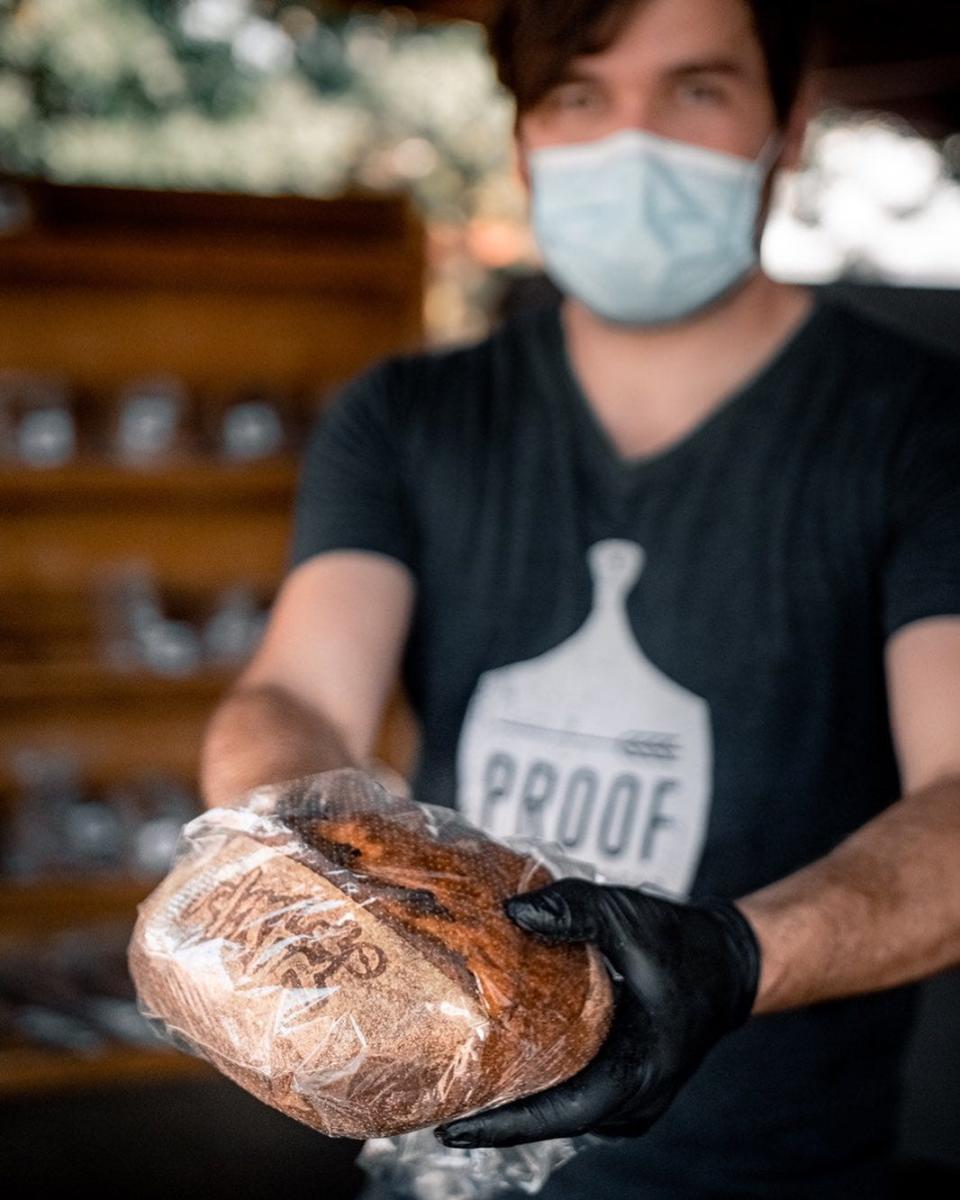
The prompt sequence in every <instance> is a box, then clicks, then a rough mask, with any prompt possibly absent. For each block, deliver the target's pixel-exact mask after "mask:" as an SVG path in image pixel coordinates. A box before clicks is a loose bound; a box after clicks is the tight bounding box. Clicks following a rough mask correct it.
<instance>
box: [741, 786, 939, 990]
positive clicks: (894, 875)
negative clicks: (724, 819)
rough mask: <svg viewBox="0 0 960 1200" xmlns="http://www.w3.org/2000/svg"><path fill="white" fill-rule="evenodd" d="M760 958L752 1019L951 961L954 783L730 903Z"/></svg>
mask: <svg viewBox="0 0 960 1200" xmlns="http://www.w3.org/2000/svg"><path fill="white" fill-rule="evenodd" d="M737 904H738V907H739V908H740V909H741V910H742V911H743V912H744V913H745V915H746V916H747V918H748V919H749V920H750V922H751V924H752V925H753V927H754V930H755V931H756V933H757V936H758V939H759V941H760V947H761V951H762V955H763V967H762V972H761V978H760V987H759V990H758V994H757V1000H756V1004H755V1005H754V1010H753V1011H754V1013H764V1012H776V1011H779V1010H781V1009H787V1008H795V1007H798V1006H800V1005H805V1004H813V1003H816V1002H818V1001H821V1000H829V999H833V998H837V997H840V996H848V995H855V994H858V993H862V992H870V991H875V990H879V989H882V988H888V987H895V986H896V985H898V984H901V983H908V982H911V981H913V980H916V979H921V978H923V977H924V976H927V975H931V974H934V973H935V972H937V971H939V970H942V969H944V968H946V967H950V966H954V965H957V964H958V963H960V777H957V778H950V779H945V780H942V781H940V782H938V783H936V784H933V785H931V786H930V787H928V788H925V789H923V790H922V791H918V792H915V793H913V794H911V795H910V796H907V797H905V798H904V799H903V800H901V801H899V802H898V803H897V804H895V805H892V806H891V807H890V808H889V809H887V810H886V811H885V812H884V813H882V814H881V815H880V816H879V817H876V818H875V819H874V820H873V821H871V822H870V823H869V824H867V825H865V826H863V828H862V829H860V830H858V831H857V832H856V833H855V834H853V835H852V836H851V837H849V838H848V839H847V840H846V841H845V842H843V843H842V844H841V845H840V846H838V847H837V848H836V849H835V850H834V851H833V852H832V853H830V854H828V855H827V856H826V857H824V858H822V859H819V860H818V861H817V862H816V863H813V864H811V865H810V866H809V867H805V868H804V869H803V870H801V871H798V872H796V873H795V874H793V875H790V876H788V877H787V878H785V879H782V880H780V881H779V882H778V883H775V884H772V885H771V886H769V887H767V888H764V889H763V890H761V891H759V892H754V893H753V894H752V895H750V896H747V897H744V898H743V899H741V900H738V901H737Z"/></svg>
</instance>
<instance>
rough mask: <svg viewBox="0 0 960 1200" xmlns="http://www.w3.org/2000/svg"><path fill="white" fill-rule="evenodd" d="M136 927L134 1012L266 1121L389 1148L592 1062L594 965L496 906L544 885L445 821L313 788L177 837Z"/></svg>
mask: <svg viewBox="0 0 960 1200" xmlns="http://www.w3.org/2000/svg"><path fill="white" fill-rule="evenodd" d="M185 836H186V838H187V842H188V845H189V852H187V853H185V854H183V855H181V857H180V858H179V859H178V862H177V864H176V866H175V867H174V869H173V871H171V873H170V874H169V875H168V876H167V878H166V879H165V880H164V881H163V882H162V883H161V884H160V886H159V887H158V888H157V889H156V890H155V891H154V892H153V893H152V894H151V895H150V896H149V897H148V898H147V900H146V901H144V902H143V903H142V904H141V905H140V906H139V910H138V917H137V925H136V928H135V931H134V936H133V938H132V940H131V944H130V950H129V955H128V957H129V963H130V969H131V973H132V975H133V978H134V982H135V984H136V987H137V994H138V998H139V1001H140V1005H141V1008H142V1010H143V1011H144V1012H145V1013H146V1014H147V1015H148V1016H151V1017H153V1018H155V1019H157V1020H159V1021H161V1022H162V1023H163V1025H164V1026H165V1028H166V1029H167V1030H168V1031H170V1032H171V1033H172V1034H174V1035H175V1036H176V1038H177V1040H179V1041H180V1042H181V1043H185V1044H186V1045H188V1046H189V1047H190V1048H192V1049H193V1050H195V1051H196V1052H197V1053H199V1054H201V1055H202V1056H203V1057H205V1058H207V1059H208V1060H209V1061H211V1062H212V1063H214V1065H215V1066H217V1067H218V1068H219V1069H220V1070H221V1071H222V1072H223V1073H224V1074H226V1075H228V1076H229V1077H230V1078H232V1079H234V1080H235V1081H236V1082H237V1083H239V1084H240V1085H241V1086H242V1087H244V1088H246V1089H247V1090H248V1091H250V1092H252V1093H253V1094H254V1095H256V1096H258V1097H259V1098H260V1099H261V1100H263V1101H264V1102H265V1103H267V1104H270V1105H272V1106H273V1107H275V1108H277V1109H279V1110H280V1111H282V1112H285V1113H287V1114H288V1115H289V1116H291V1117H293V1118H295V1119H296V1120H299V1121H302V1122H303V1123H304V1124H307V1125H310V1126H311V1127H313V1128H315V1129H318V1130H320V1131H321V1132H322V1133H325V1134H327V1135H329V1136H337V1137H353V1138H367V1137H377V1136H380V1137H382V1136H391V1135H394V1134H398V1133H405V1132H409V1131H411V1130H414V1129H420V1128H424V1127H426V1126H430V1125H434V1124H437V1123H439V1122H441V1121H444V1120H449V1119H451V1118H453V1117H456V1116H461V1115H465V1114H466V1113H468V1112H473V1111H478V1110H479V1109H482V1108H486V1107H490V1106H491V1105H494V1104H499V1103H505V1102H507V1101H509V1100H512V1099H515V1098H517V1097H519V1096H523V1095H529V1094H531V1093H533V1092H537V1091H541V1090H543V1089H544V1088H547V1087H550V1086H552V1085H553V1084H556V1083H559V1082H561V1081H562V1080H564V1079H567V1078H569V1077H570V1076H571V1075H573V1074H575V1073H576V1072H577V1071H578V1070H580V1069H581V1068H582V1067H583V1066H584V1065H586V1063H587V1062H588V1061H589V1060H590V1059H591V1058H592V1057H593V1056H594V1055H595V1054H596V1052H597V1050H598V1049H599V1047H600V1045H601V1043H602V1041H603V1039H604V1037H605V1036H606V1033H607V1031H608V1028H609V1024H610V1019H611V1014H612V1008H613V995H612V988H611V983H610V977H609V975H608V973H607V971H606V968H605V966H604V964H603V960H602V958H601V956H600V955H599V953H598V952H597V951H596V949H595V948H594V947H592V946H589V945H585V944H555V945H549V944H547V943H546V942H545V941H544V940H542V939H539V938H536V937H534V936H532V935H530V934H529V933H526V932H524V931H523V930H521V929H519V928H518V927H517V926H516V925H515V924H514V923H513V922H512V921H510V920H509V918H508V917H507V916H506V914H505V913H504V911H503V908H502V902H503V900H504V899H506V898H507V897H508V896H511V895H514V894H516V893H517V892H521V891H529V890H532V889H534V888H537V887H540V886H542V885H543V884H545V883H547V882H549V880H550V879H551V878H552V876H551V873H550V872H549V871H548V870H547V868H546V867H545V866H544V865H543V864H542V863H540V862H538V861H537V860H536V859H535V857H533V856H528V855H523V854H519V853H517V852H516V851H514V850H512V849H510V848H509V847H507V846H505V845H503V844H501V843H499V842H495V841H493V840H491V839H489V838H487V837H486V836H485V835H483V834H482V833H480V832H478V831H476V830H473V829H471V828H470V827H469V826H468V825H467V824H466V822H465V821H464V820H463V819H462V818H461V817H460V816H459V814H455V813H453V812H452V811H451V812H450V813H449V815H447V814H442V815H438V810H431V809H428V808H427V807H426V806H422V805H417V804H414V803H413V802H412V801H408V800H402V799H399V798H397V797H391V796H389V795H388V794H387V793H386V792H385V791H384V790H383V789H382V788H380V787H379V785H377V784H375V783H374V782H373V781H372V780H371V779H370V778H369V776H367V775H366V774H364V773H361V772H356V771H342V772H329V773H325V774H324V775H318V776H310V777H307V778H305V779H303V780H297V781H293V782H292V783H289V784H286V785H283V786H282V787H278V788H272V789H260V790H259V791H258V792H257V793H256V794H255V797H254V799H253V800H252V802H251V804H250V805H249V806H248V807H246V808H238V809H230V810H226V809H224V810H211V811H210V812H208V813H205V814H204V815H203V816H201V817H199V818H197V819H196V820H195V821H194V822H191V824H190V825H189V826H187V827H186V830H185Z"/></svg>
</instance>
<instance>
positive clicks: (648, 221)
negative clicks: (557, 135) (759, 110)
mask: <svg viewBox="0 0 960 1200" xmlns="http://www.w3.org/2000/svg"><path fill="white" fill-rule="evenodd" d="M781 145H782V139H781V137H780V136H779V135H774V136H773V137H771V138H770V139H769V140H768V142H767V144H766V145H765V146H764V148H763V150H762V151H761V153H760V155H759V157H758V158H757V159H754V160H750V159H743V158H738V157H737V156H735V155H732V154H726V153H722V152H721V151H718V150H708V149H705V148H704V147H701V146H694V145H691V144H689V143H688V142H679V141H675V140H673V139H671V138H664V137H660V136H658V135H657V134H653V133H648V132H646V131H645V130H638V129H625V130H621V131H619V132H617V133H614V134H611V135H610V136H609V137H605V138H601V139H599V140H597V141H593V142H582V143H577V144H568V145H563V146H548V147H544V148H542V149H538V150H533V151H531V152H530V155H529V163H530V176H531V184H532V191H533V227H534V232H535V234H536V238H537V242H538V244H539V246H540V251H541V254H542V255H543V259H544V264H545V266H546V269H547V272H548V273H549V274H550V276H551V277H552V278H553V280H554V282H555V283H556V284H557V285H558V286H559V287H560V288H561V289H562V290H563V291H564V292H566V293H567V294H569V295H572V296H575V297H576V298H577V299H578V300H580V301H581V302H582V303H583V304H585V305H586V307H587V308H589V309H590V310H591V311H592V312H594V313H596V314H597V315H598V316H600V317H603V318H605V319H606V320H609V321H615V322H618V323H622V324H627V325H659V324H662V323H665V322H669V321H677V320H680V319H682V318H684V317H687V316H690V315H692V314H694V313H696V312H697V311H699V310H700V309H702V308H705V307H706V306H707V305H709V304H711V303H712V302H713V301H714V300H716V299H718V298H719V297H720V296H722V295H723V294H724V293H726V292H728V291H730V290H731V289H732V288H733V287H734V286H735V285H736V284H738V283H739V282H741V281H742V280H743V279H744V278H745V277H746V276H747V275H749V274H750V273H751V272H752V271H754V270H755V269H756V268H757V265H758V248H757V217H758V214H759V210H760V201H761V197H762V194H763V188H764V184H765V182H766V178H767V174H768V172H769V170H770V168H771V166H772V165H773V162H774V161H775V159H776V157H777V155H778V154H779V152H780V148H781Z"/></svg>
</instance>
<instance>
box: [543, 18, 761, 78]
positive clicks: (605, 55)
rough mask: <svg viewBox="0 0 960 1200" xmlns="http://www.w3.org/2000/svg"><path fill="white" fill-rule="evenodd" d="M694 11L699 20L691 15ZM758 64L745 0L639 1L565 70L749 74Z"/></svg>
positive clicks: (757, 43)
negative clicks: (610, 33) (608, 35)
mask: <svg viewBox="0 0 960 1200" xmlns="http://www.w3.org/2000/svg"><path fill="white" fill-rule="evenodd" d="M698 14H700V15H701V17H702V18H703V19H700V20H696V19H694V18H695V17H696V16H697V15H698ZM758 64H759V65H761V66H762V65H763V50H762V47H761V45H760V41H759V38H758V37H757V34H756V30H755V28H754V25H753V20H752V17H751V15H750V10H749V8H748V7H747V5H746V4H745V3H744V2H743V0H649V2H648V3H640V4H638V5H637V7H636V9H635V10H634V11H633V12H632V13H631V14H630V16H629V17H628V18H627V19H626V20H625V21H624V23H623V25H622V26H621V27H620V28H619V29H618V30H617V32H616V34H615V36H614V37H613V38H612V40H611V42H610V44H609V45H608V46H606V47H605V48H604V49H602V50H599V51H595V52H589V53H587V54H581V55H577V56H575V57H574V58H573V59H571V60H570V62H569V64H568V67H567V71H566V72H565V74H572V75H575V76H578V77H586V78H593V77H598V76H601V75H606V74H616V73H619V72H621V71H622V72H628V71H631V70H633V71H637V70H640V71H657V72H671V73H690V72H692V71H695V70H716V71H722V72H724V73H729V74H735V73H742V74H749V73H751V72H752V71H754V70H755V69H756V67H757V66H758Z"/></svg>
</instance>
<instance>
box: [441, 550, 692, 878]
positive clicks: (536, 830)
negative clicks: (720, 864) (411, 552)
mask: <svg viewBox="0 0 960 1200" xmlns="http://www.w3.org/2000/svg"><path fill="white" fill-rule="evenodd" d="M588 557H589V564H590V571H591V575H592V577H593V608H592V610H591V613H590V616H589V617H588V618H587V621H586V623H585V624H584V625H583V626H582V627H581V628H580V629H578V630H577V632H576V633H575V634H573V636H572V637H570V638H569V639H568V640H567V641H565V642H563V643H561V645H559V646H557V647H555V648H554V649H553V650H549V651H548V652H547V653H546V654H543V655H541V656H540V657H539V658H534V659H530V660H529V661H527V662H520V663H515V664H513V665H511V666H507V667H502V668H500V669H498V670H495V671H488V672H486V673H485V674H484V675H481V677H480V680H479V682H478V684H477V688H476V691H475V692H474V694H473V697H472V699H471V701H470V704H469V706H468V708H467V713H466V716H465V718H464V723H463V727H462V729H461V734H460V743H459V746H458V750H457V773H458V796H457V806H458V808H460V810H461V811H462V812H463V813H464V814H465V815H466V816H467V817H468V818H470V820H472V821H473V822H474V824H476V825H478V826H479V827H480V828H481V829H484V830H487V831H488V832H490V833H492V834H495V835H498V836H512V835H515V834H529V835H533V836H535V837H538V838H542V839H544V840H545V841H549V842H559V843H560V844H561V845H562V846H563V847H564V849H565V850H566V852H567V853H568V854H569V855H570V856H571V857H572V858H577V859H580V860H583V861H586V862H590V863H593V865H594V866H595V867H596V868H597V870H598V871H599V872H600V873H601V876H602V877H603V878H604V879H606V880H607V881H609V882H611V883H620V884H628V885H631V886H639V885H641V884H644V885H648V886H651V887H655V888H659V889H661V890H663V891H665V892H667V893H669V894H671V895H675V896H678V897H684V896H686V895H687V894H688V893H689V889H690V886H691V884H692V882H693V878H694V875H695V874H696V870H697V866H698V864H699V862H700V856H701V853H702V850H703V842H704V837H705V834H706V827H707V819H708V816H709V810H710V799H711V781H712V777H713V738H712V731H711V721H710V711H709V708H708V706H707V704H706V701H704V700H703V699H701V698H700V697H699V696H696V695H694V694H693V693H692V692H689V691H687V690H686V689H685V688H683V687H681V686H680V685H679V684H678V683H676V682H674V681H673V680H672V679H670V678H669V677H668V676H666V675H665V674H664V673H663V672H662V671H660V670H659V669H658V668H657V667H655V666H654V665H653V663H652V662H650V660H649V659H648V658H647V657H646V656H645V655H644V653H643V651H642V650H641V648H640V646H639V645H638V644H637V640H636V638H635V637H634V635H633V631H632V629H631V627H630V622H629V618H628V616H627V608H626V602H627V597H628V596H629V595H630V593H631V592H632V591H633V589H634V587H635V586H636V585H637V583H638V581H639V579H640V577H641V574H642V571H643V567H644V562H645V556H644V552H643V550H642V549H641V547H640V546H638V545H637V544H636V543H634V542H629V541H604V542H598V543H597V544H596V545H595V546H593V547H592V548H591V550H590V551H589V556H588Z"/></svg>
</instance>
